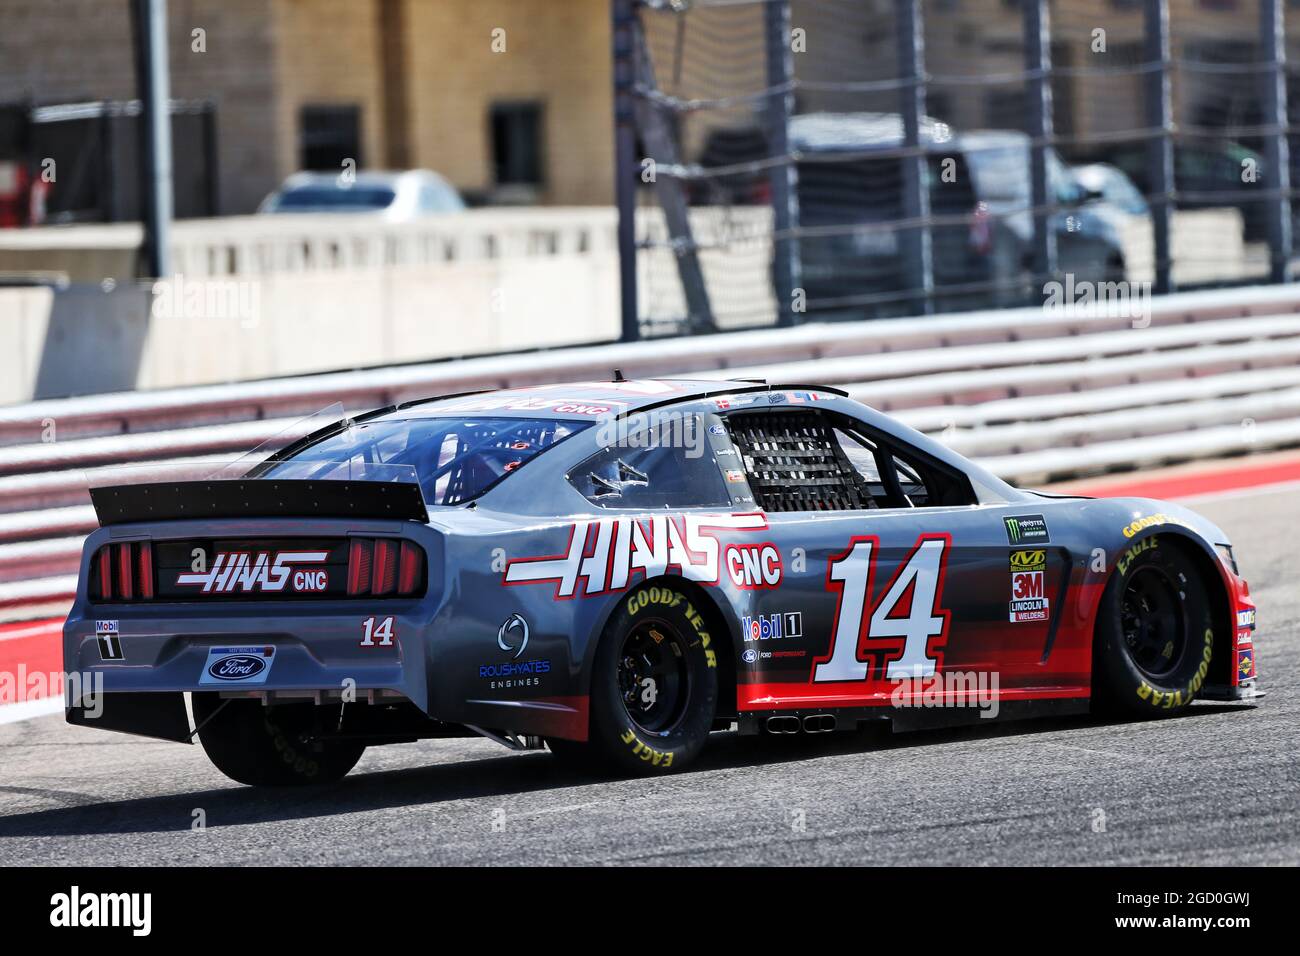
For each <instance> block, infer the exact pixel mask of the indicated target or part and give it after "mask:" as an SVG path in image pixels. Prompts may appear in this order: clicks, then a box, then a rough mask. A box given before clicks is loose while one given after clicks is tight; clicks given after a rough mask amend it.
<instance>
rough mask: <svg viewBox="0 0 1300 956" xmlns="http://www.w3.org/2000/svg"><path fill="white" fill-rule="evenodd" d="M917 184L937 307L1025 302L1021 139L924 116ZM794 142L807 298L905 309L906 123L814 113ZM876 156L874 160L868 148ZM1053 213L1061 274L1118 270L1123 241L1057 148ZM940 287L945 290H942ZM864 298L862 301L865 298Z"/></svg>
mask: <svg viewBox="0 0 1300 956" xmlns="http://www.w3.org/2000/svg"><path fill="white" fill-rule="evenodd" d="M921 140H922V143H923V144H924V146H925V150H926V167H925V168H926V182H925V188H926V189H927V191H928V193H929V198H930V213H931V216H932V217H934V218H935V219H936V220H937V221H936V222H935V224H934V225H932V226H931V229H930V235H931V245H932V257H933V263H934V284H935V286H936V289H937V290H938V293H937V295H936V306H937V307H938V308H940V309H948V310H955V309H964V308H979V307H985V306H1005V305H1013V304H1019V303H1024V302H1028V301H1031V300H1033V297H1034V288H1035V286H1036V285H1039V284H1041V282H1042V279H1041V278H1039V279H1038V280H1037V282H1035V281H1034V278H1033V276H1032V275H1031V271H1032V258H1033V217H1032V213H1031V211H1030V210H1031V207H1032V202H1031V198H1032V197H1031V190H1030V178H1029V175H1030V174H1029V139H1028V137H1026V136H1025V135H1024V134H1023V133H1018V132H1015V131H1010V130H992V131H984V132H976V133H963V134H956V133H953V132H952V130H951V129H950V128H949V127H948V126H947V125H945V124H943V123H939V122H937V121H935V120H932V119H928V118H927V119H926V120H925V121H924V122H923V123H922V126H921ZM790 141H791V147H792V149H794V150H797V151H798V153H799V155H800V159H799V162H798V180H799V186H798V195H799V217H800V225H801V226H802V227H804V228H805V229H809V230H813V232H814V234H813V235H810V236H806V237H805V238H803V239H802V240H801V243H800V251H801V256H802V263H803V269H802V276H801V283H802V286H803V288H804V289H805V291H806V293H807V295H808V299H809V301H810V303H812V305H813V307H814V308H815V307H816V302H817V300H818V299H821V300H823V301H824V302H829V301H833V300H837V299H838V300H845V304H846V305H847V306H849V307H851V308H852V309H853V310H854V311H855V312H858V313H859V314H860V313H861V310H862V309H863V308H864V307H865V308H866V310H867V311H868V313H869V314H873V315H888V314H903V313H906V312H907V311H909V310H910V309H911V308H912V303H910V302H909V301H908V297H907V295H906V293H907V291H908V290H907V289H906V279H905V278H904V276H905V271H904V268H903V262H902V257H901V252H900V244H899V236H900V234H901V230H899V229H898V228H893V227H887V226H885V225H884V224H886V223H892V222H898V221H900V220H903V219H904V218H905V217H904V215H903V205H902V194H903V163H902V160H901V159H900V158H899V157H898V155H897V151H898V150H899V148H900V147H901V146H902V141H903V130H902V122H901V119H900V117H899V116H898V115H897V114H889V113H856V114H844V113H836V114H832V113H812V114H806V115H803V116H797V117H795V118H794V119H793V120H792V121H791V123H790ZM873 153H879V154H880V155H879V157H878V158H877V157H876V156H873V155H872V154H873ZM1049 156H1050V158H1049V162H1050V174H1051V186H1052V190H1053V193H1054V198H1055V200H1056V203H1057V205H1058V206H1059V207H1060V208H1059V209H1058V211H1057V212H1056V213H1055V214H1054V215H1053V217H1052V225H1053V229H1054V230H1055V232H1056V236H1057V254H1058V262H1059V269H1060V271H1061V272H1070V273H1073V274H1074V275H1075V277H1076V279H1077V280H1090V281H1101V280H1104V279H1114V278H1122V277H1123V276H1124V272H1125V264H1124V254H1123V247H1122V245H1121V243H1120V240H1119V236H1118V234H1117V232H1116V230H1115V228H1114V226H1113V224H1112V223H1110V222H1108V221H1107V220H1106V218H1105V217H1104V216H1102V215H1100V214H1097V213H1096V212H1094V211H1090V210H1089V209H1087V208H1086V206H1085V201H1086V199H1087V198H1088V196H1087V193H1086V191H1085V190H1084V189H1083V188H1082V187H1081V186H1080V185H1079V184H1078V183H1077V182H1075V180H1074V178H1073V177H1072V176H1071V175H1070V173H1069V170H1068V168H1067V167H1066V166H1065V164H1064V163H1063V162H1061V160H1060V158H1059V157H1058V156H1056V154H1055V153H1054V152H1053V153H1051V154H1049ZM944 287H947V288H948V289H949V290H950V291H949V292H948V293H947V294H945V293H944V291H943V290H944ZM864 303H865V304H864Z"/></svg>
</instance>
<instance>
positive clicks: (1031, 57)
mask: <svg viewBox="0 0 1300 956" xmlns="http://www.w3.org/2000/svg"><path fill="white" fill-rule="evenodd" d="M1021 11H1022V13H1023V21H1024V23H1023V27H1024V38H1025V72H1026V73H1027V74H1028V76H1027V77H1026V79H1025V94H1026V100H1027V101H1028V102H1027V104H1026V106H1027V107H1028V108H1027V109H1026V110H1025V124H1026V125H1025V132H1026V133H1027V134H1028V135H1029V140H1030V143H1029V181H1030V196H1031V197H1032V202H1033V206H1034V260H1033V261H1034V278H1035V279H1036V280H1037V284H1038V285H1039V286H1040V287H1041V286H1042V284H1043V283H1045V282H1050V281H1052V280H1053V279H1055V278H1056V232H1055V229H1054V228H1053V225H1054V224H1053V219H1054V218H1055V217H1054V212H1055V210H1054V209H1053V208H1051V207H1054V206H1055V205H1056V196H1055V194H1054V193H1053V191H1052V188H1051V186H1052V184H1051V181H1050V179H1049V177H1048V170H1047V153H1048V150H1049V149H1050V148H1051V145H1052V135H1053V126H1052V82H1051V73H1052V45H1051V31H1050V26H1049V21H1048V13H1047V0H1023V2H1022V3H1021Z"/></svg>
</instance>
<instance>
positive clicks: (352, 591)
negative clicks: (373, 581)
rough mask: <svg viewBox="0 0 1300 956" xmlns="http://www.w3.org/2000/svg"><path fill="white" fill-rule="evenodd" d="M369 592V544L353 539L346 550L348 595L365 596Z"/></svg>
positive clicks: (364, 540) (361, 539)
mask: <svg viewBox="0 0 1300 956" xmlns="http://www.w3.org/2000/svg"><path fill="white" fill-rule="evenodd" d="M369 590H370V542H369V541H367V540H366V539H364V538H353V539H352V544H351V546H350V547H349V548H348V594H349V595H356V594H365V593H366V592H367V591H369Z"/></svg>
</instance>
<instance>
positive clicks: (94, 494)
mask: <svg viewBox="0 0 1300 956" xmlns="http://www.w3.org/2000/svg"><path fill="white" fill-rule="evenodd" d="M90 500H91V502H92V503H93V504H94V506H95V515H96V517H98V518H99V523H100V525H102V526H104V527H107V526H108V525H114V524H127V523H129V522H134V521H175V520H181V519H196V518H197V519H202V518H380V519H383V518H387V519H389V520H394V521H419V522H422V523H427V522H428V520H429V512H428V511H427V510H426V509H425V506H424V495H423V494H422V493H421V492H420V486H419V485H417V484H415V483H413V482H409V481H329V480H326V481H317V480H310V479H291V478H253V479H244V480H230V479H223V480H210V481H169V482H155V483H144V484H131V485H106V486H103V487H99V488H92V489H90Z"/></svg>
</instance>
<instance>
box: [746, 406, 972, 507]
mask: <svg viewBox="0 0 1300 956" xmlns="http://www.w3.org/2000/svg"><path fill="white" fill-rule="evenodd" d="M725 420H726V423H727V427H728V429H729V430H730V432H731V438H732V441H733V442H734V443H735V445H736V448H737V449H738V450H739V451H740V454H741V459H742V461H743V462H744V464H745V471H746V473H747V475H748V477H749V484H750V488H751V489H752V490H753V492H754V498H755V501H756V502H757V503H758V504H759V506H760V507H761V508H762V509H763V510H764V511H769V512H789V511H847V510H869V509H874V508H929V507H938V506H943V505H970V504H975V503H976V498H975V494H974V492H973V491H972V489H971V487H970V482H969V481H968V480H967V479H966V478H965V476H963V475H960V474H958V473H956V472H954V471H953V470H952V469H950V468H946V467H944V466H942V465H940V464H937V463H933V462H930V461H929V460H928V459H923V458H921V457H920V456H917V455H912V454H908V453H906V452H903V451H899V450H896V449H894V448H893V447H891V446H890V445H888V444H886V443H884V442H882V441H880V440H879V439H877V438H875V437H873V436H871V435H867V434H864V433H863V432H862V430H861V429H860V428H858V427H856V426H855V425H854V424H852V423H851V420H850V419H847V418H842V417H841V416H838V415H833V414H829V415H828V414H826V413H823V412H820V411H814V410H811V409H809V410H790V411H786V410H783V411H773V412H733V413H732V414H730V415H728V416H726V419H725Z"/></svg>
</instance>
